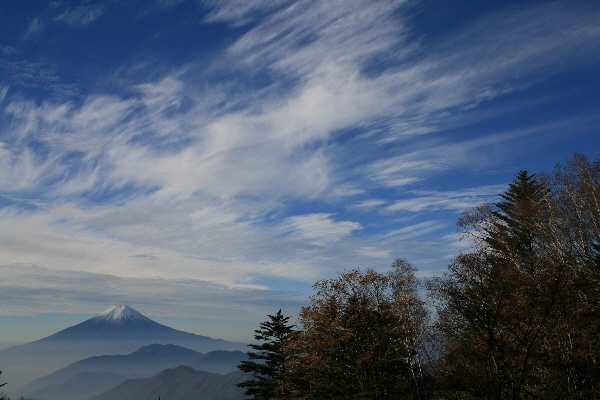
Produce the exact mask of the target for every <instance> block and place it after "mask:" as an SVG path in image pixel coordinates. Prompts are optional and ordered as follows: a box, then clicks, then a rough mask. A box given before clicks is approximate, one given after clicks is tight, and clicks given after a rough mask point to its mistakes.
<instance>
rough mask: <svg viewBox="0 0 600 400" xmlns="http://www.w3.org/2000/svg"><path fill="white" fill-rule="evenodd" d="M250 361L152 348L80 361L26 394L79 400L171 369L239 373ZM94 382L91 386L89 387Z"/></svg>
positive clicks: (237, 354) (229, 354)
mask: <svg viewBox="0 0 600 400" xmlns="http://www.w3.org/2000/svg"><path fill="white" fill-rule="evenodd" d="M245 359H247V354H246V353H243V352H241V351H222V350H216V351H212V352H209V353H206V354H203V353H199V352H196V351H194V350H190V349H186V348H184V347H181V346H176V345H173V344H168V345H162V344H152V345H149V346H145V347H142V348H140V349H139V350H136V351H135V352H133V353H131V354H127V355H103V356H95V357H90V358H87V359H85V360H80V361H77V362H75V363H72V364H70V365H68V366H67V367H65V368H61V369H59V370H57V371H54V372H53V373H51V374H49V375H46V376H44V377H41V378H39V379H36V380H35V381H33V382H31V383H30V384H29V385H27V386H26V387H25V388H23V390H22V392H23V393H25V394H27V395H28V396H33V397H36V398H41V399H44V400H77V399H85V398H87V397H90V396H93V395H97V394H100V393H102V392H104V391H106V390H108V389H110V388H112V387H114V386H116V385H117V384H120V383H122V382H123V381H125V380H126V379H130V378H146V377H150V376H153V375H156V374H158V373H159V372H160V371H162V370H164V369H167V368H174V367H177V366H179V365H187V366H191V367H193V368H195V369H196V370H202V371H205V372H211V373H220V374H226V373H229V372H233V371H236V370H237V368H236V367H237V365H238V364H239V363H240V362H241V361H242V360H245ZM85 382H90V383H87V384H86V383H85Z"/></svg>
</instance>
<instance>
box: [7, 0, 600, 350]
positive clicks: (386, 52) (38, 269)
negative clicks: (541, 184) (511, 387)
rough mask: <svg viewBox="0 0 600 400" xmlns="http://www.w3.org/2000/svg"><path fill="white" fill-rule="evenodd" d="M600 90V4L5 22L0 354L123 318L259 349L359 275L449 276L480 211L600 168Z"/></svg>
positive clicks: (387, 4)
mask: <svg viewBox="0 0 600 400" xmlns="http://www.w3.org/2000/svg"><path fill="white" fill-rule="evenodd" d="M599 71H600V3H598V2H595V1H587V2H584V1H569V2H548V1H524V2H502V1H487V2H480V1H464V2H455V1H438V2H426V1H409V0H407V1H393V0H389V1H376V2H371V1H352V0H344V1H301V2H295V1H283V0H281V1H275V0H269V1H241V0H238V1H214V0H206V1H201V0H197V1H194V0H187V1H186V0H148V1H142V0H121V1H109V0H105V1H93V0H89V1H85V0H84V1H54V2H49V1H41V0H40V1H18V2H15V1H13V2H3V3H2V4H1V5H0V243H1V246H2V251H0V274H1V275H0V276H1V277H2V278H1V279H0V303H1V304H2V307H0V314H1V315H0V322H1V324H2V326H3V328H4V327H5V328H4V329H3V330H4V332H3V333H2V332H0V335H3V337H1V338H0V346H1V345H2V344H3V343H4V344H8V343H16V342H22V341H26V340H33V339H36V338H38V337H39V336H40V334H41V333H43V334H50V333H53V332H54V331H56V330H58V329H61V328H64V327H65V326H66V325H69V324H71V323H75V322H78V321H80V320H81V319H83V318H85V317H89V316H92V315H93V314H95V313H98V312H100V311H102V310H103V309H105V308H107V307H108V306H110V305H112V304H129V305H130V306H132V307H134V308H135V309H137V310H138V311H140V312H142V313H144V314H146V315H148V316H150V317H152V318H155V319H157V320H159V321H164V322H168V323H169V324H171V325H174V326H175V327H181V328H185V329H187V330H191V331H194V332H196V333H200V334H210V335H211V336H219V337H224V338H226V339H233V340H249V339H250V338H251V335H252V329H254V328H255V326H256V325H257V324H258V322H259V321H262V320H264V318H265V316H266V314H267V313H273V312H276V311H277V310H278V309H279V308H283V310H284V312H285V313H287V314H294V313H296V312H297V310H298V308H299V307H300V306H301V305H304V304H307V302H308V296H309V295H310V293H311V286H312V284H313V283H314V282H315V281H316V280H318V279H322V278H329V277H333V276H334V275H335V274H336V273H337V272H339V271H342V270H344V269H350V268H355V267H372V268H375V269H378V270H381V271H384V270H386V269H387V268H388V266H389V265H390V263H391V261H392V260H393V259H394V258H396V257H402V258H405V259H406V260H408V261H409V262H411V263H412V264H413V265H415V266H416V267H417V268H418V269H419V274H420V275H422V276H431V275H434V274H439V273H442V272H443V271H444V269H445V267H446V265H447V263H448V261H449V260H450V259H451V258H452V256H453V255H455V254H457V253H458V252H460V251H461V250H463V249H464V248H465V247H466V246H468V243H464V242H461V241H459V240H458V238H457V236H456V228H455V221H456V218H457V216H458V215H459V214H460V212H461V211H462V210H464V209H466V208H469V207H472V206H475V205H477V204H479V203H481V202H484V201H495V200H497V199H498V194H499V193H501V192H503V191H504V190H505V188H506V186H507V184H508V183H509V182H510V180H511V179H512V177H513V176H514V175H515V174H516V173H517V172H518V171H519V170H521V169H527V170H529V171H530V172H534V173H535V172H541V171H550V170H551V169H552V168H553V166H554V165H555V164H557V163H560V162H564V161H565V160H566V159H567V158H569V157H570V156H572V155H573V153H574V152H576V151H578V152H582V153H584V154H586V155H588V156H589V157H591V158H595V157H597V156H598V155H599V154H600V140H599V139H598V137H597V136H598V122H599V121H600V113H599V111H600V96H598V93H600V79H599V78H598V77H599V74H598V72H599ZM51 321H56V322H54V323H53V322H51ZM67 321H69V323H67Z"/></svg>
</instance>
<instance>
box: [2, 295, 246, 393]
mask: <svg viewBox="0 0 600 400" xmlns="http://www.w3.org/2000/svg"><path fill="white" fill-rule="evenodd" d="M169 343H172V344H175V345H178V346H181V347H185V348H187V349H192V350H195V351H198V352H201V353H208V352H211V351H214V350H228V351H234V350H242V351H245V350H246V348H247V345H246V344H244V343H235V342H229V341H226V340H223V339H213V338H210V337H208V336H202V335H196V334H193V333H189V332H184V331H180V330H177V329H173V328H170V327H168V326H165V325H162V324H159V323H158V322H155V321H153V320H151V319H150V318H148V317H146V316H144V315H143V314H141V313H139V312H138V311H136V310H135V309H133V308H132V307H129V306H127V305H114V306H111V307H109V308H107V309H106V310H104V311H102V312H101V313H99V314H97V315H96V316H94V317H92V318H90V319H88V320H86V321H83V322H81V323H79V324H77V325H74V326H71V327H68V328H66V329H63V330H61V331H59V332H57V333H55V334H53V335H50V336H47V337H45V338H42V339H39V340H36V341H34V342H30V343H25V344H23V345H19V346H13V347H10V348H7V349H3V350H0V370H2V371H4V374H3V378H4V379H6V381H7V382H11V385H10V387H11V392H12V391H13V390H19V389H21V388H22V387H23V386H25V385H26V384H28V383H30V382H31V381H33V380H34V379H37V378H39V377H41V376H44V375H47V374H50V373H52V372H53V371H55V370H57V369H59V368H63V367H66V366H68V365H69V364H71V363H73V362H75V361H78V360H82V359H85V358H88V357H92V356H100V355H107V354H129V353H131V352H134V351H136V350H138V349H140V348H141V347H144V346H147V345H151V344H169ZM13 393H14V392H13Z"/></svg>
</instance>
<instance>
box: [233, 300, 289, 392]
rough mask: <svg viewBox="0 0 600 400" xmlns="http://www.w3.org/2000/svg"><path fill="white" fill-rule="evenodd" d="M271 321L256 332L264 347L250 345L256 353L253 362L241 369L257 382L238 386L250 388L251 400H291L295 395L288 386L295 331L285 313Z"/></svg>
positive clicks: (250, 360) (250, 355)
mask: <svg viewBox="0 0 600 400" xmlns="http://www.w3.org/2000/svg"><path fill="white" fill-rule="evenodd" d="M268 317H269V320H268V321H266V322H262V323H261V324H260V329H257V330H255V331H254V333H255V335H254V338H255V339H256V340H257V341H259V342H260V343H259V344H250V345H249V346H250V347H252V349H254V350H256V351H251V352H248V358H249V360H248V361H242V362H241V364H240V365H238V368H239V369H240V370H241V371H243V372H252V373H253V376H254V379H252V380H248V381H244V382H241V383H239V384H238V385H237V386H239V387H243V388H246V392H245V394H246V395H247V396H250V399H256V400H267V399H269V400H270V399H288V398H291V392H290V390H289V389H288V385H287V384H286V379H287V374H286V360H287V359H288V358H289V357H290V356H289V352H288V349H287V346H288V343H289V340H290V338H291V336H292V334H293V332H294V329H293V325H289V323H288V321H289V319H290V317H284V316H283V314H282V313H281V310H279V311H278V312H277V314H275V315H268ZM255 360H256V361H255Z"/></svg>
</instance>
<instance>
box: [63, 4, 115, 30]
mask: <svg viewBox="0 0 600 400" xmlns="http://www.w3.org/2000/svg"><path fill="white" fill-rule="evenodd" d="M105 11H106V10H105V8H104V7H101V6H98V5H94V4H88V5H81V6H79V7H75V8H69V9H66V10H64V11H63V12H61V13H60V14H58V15H57V16H56V17H54V21H56V22H63V23H66V24H68V25H72V26H85V25H87V24H89V23H91V22H93V21H94V20H96V19H98V18H100V17H101V16H102V14H104V12H105Z"/></svg>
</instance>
